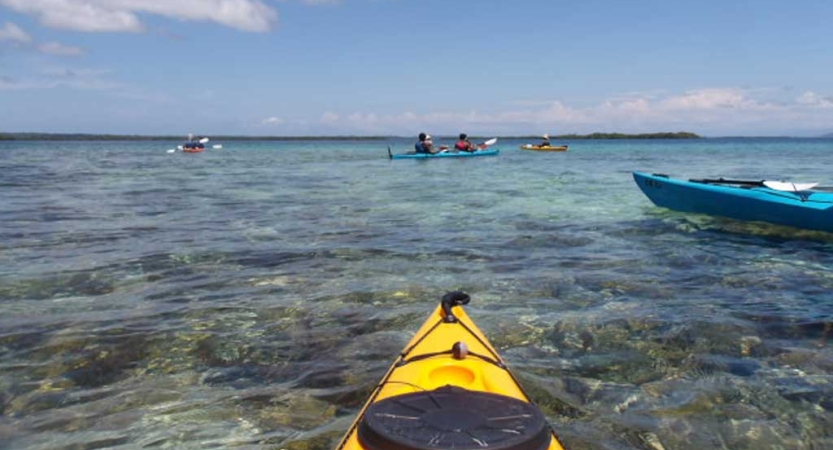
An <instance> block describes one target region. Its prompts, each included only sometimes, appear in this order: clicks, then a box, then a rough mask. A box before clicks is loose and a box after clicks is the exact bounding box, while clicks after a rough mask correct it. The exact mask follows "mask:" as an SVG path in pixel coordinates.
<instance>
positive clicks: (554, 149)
mask: <svg viewBox="0 0 833 450" xmlns="http://www.w3.org/2000/svg"><path fill="white" fill-rule="evenodd" d="M567 147H568V146H567V145H558V146H546V147H539V146H537V145H528V144H527V145H522V146H521V150H535V151H538V152H566V151H567Z"/></svg>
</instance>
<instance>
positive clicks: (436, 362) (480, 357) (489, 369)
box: [336, 293, 563, 450]
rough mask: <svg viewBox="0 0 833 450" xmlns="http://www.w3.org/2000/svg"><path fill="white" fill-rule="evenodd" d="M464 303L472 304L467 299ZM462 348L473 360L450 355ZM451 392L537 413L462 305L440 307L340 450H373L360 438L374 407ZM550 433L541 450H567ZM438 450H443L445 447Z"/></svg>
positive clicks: (395, 365)
mask: <svg viewBox="0 0 833 450" xmlns="http://www.w3.org/2000/svg"><path fill="white" fill-rule="evenodd" d="M453 294H457V293H453ZM448 295H452V294H448ZM448 295H447V296H446V297H448ZM463 295H465V294H463ZM444 299H445V298H444ZM465 303H468V296H467V295H466V301H465ZM444 307H445V308H447V309H448V311H450V313H451V315H453V317H454V318H455V319H456V320H455V321H454V322H448V321H447V319H446V316H447V313H446V311H445V310H444ZM459 342H463V343H464V344H465V347H467V350H468V356H465V357H463V358H462V359H459V358H457V357H455V354H454V352H452V351H451V348H452V346H453V345H454V344H455V343H459ZM456 356H459V354H457V355H456ZM448 386H454V387H459V388H463V389H465V390H467V391H470V392H478V393H491V394H499V395H502V396H506V397H510V398H512V399H516V400H519V401H521V402H524V403H526V404H528V405H530V406H531V407H533V408H535V409H536V410H538V409H537V407H536V406H534V405H533V404H532V402H531V400H530V399H529V397H527V395H526V394H525V393H524V391H523V389H522V388H521V386H520V384H519V383H518V381H517V380H516V379H515V377H514V376H513V375H512V374H511V372H510V371H509V369H508V368H506V366H505V364H504V362H503V360H502V359H501V357H500V356H499V355H498V353H497V351H496V350H495V349H494V347H493V346H492V344H491V343H490V342H489V340H488V339H487V338H486V336H485V335H484V334H483V333H482V332H481V331H480V329H479V328H478V327H477V326H476V325H475V324H474V322H473V321H472V320H471V318H470V317H469V316H468V315H467V314H466V312H465V311H464V310H463V308H462V307H461V306H459V305H457V306H448V305H442V304H441V305H440V306H439V307H437V309H436V310H435V311H434V312H433V313H431V315H430V316H429V317H428V319H427V320H426V321H425V323H424V324H423V325H422V327H421V328H420V329H419V331H417V333H416V334H415V335H414V337H413V338H412V339H411V341H410V342H409V343H408V345H407V346H406V347H405V349H404V350H403V351H402V352H401V353H400V356H399V357H398V358H397V359H396V361H395V362H394V363H393V365H392V366H391V367H390V369H388V372H387V374H385V376H384V378H382V381H381V382H380V383H379V385H378V386H377V387H376V389H375V390H374V391H373V393H372V394H371V395H370V398H369V400H368V401H367V403H366V404H365V405H364V407H363V408H362V410H361V412H360V413H359V415H358V417H357V418H356V420H355V421H354V422H353V425H352V426H351V427H350V429H349V430H348V432H347V433H346V435H345V436H344V438H343V439H342V441H341V443H340V444H339V445H338V447H336V448H337V449H338V450H372V448H370V447H369V446H365V445H363V442H362V440H361V438H360V436H359V434H360V433H359V428H360V424H361V423H362V421H363V419H364V416H365V413H366V412H367V410H368V408H369V407H371V406H372V405H374V404H376V403H378V402H381V401H383V400H385V399H390V398H393V397H402V396H406V397H407V396H408V395H411V394H414V393H418V392H426V391H432V392H434V391H435V390H437V389H441V388H442V389H448ZM438 392H439V391H438ZM542 415H543V414H542ZM546 427H547V430H548V431H547V434H549V435H550V436H551V439H550V440H549V445H548V446H546V447H542V449H545V450H563V447H562V446H561V444H560V443H559V442H558V439H557V437H556V436H555V434H554V433H553V432H552V430H551V429H550V428H549V425H546ZM432 448H433V447H432ZM435 448H436V450H442V448H443V447H442V446H438V447H435Z"/></svg>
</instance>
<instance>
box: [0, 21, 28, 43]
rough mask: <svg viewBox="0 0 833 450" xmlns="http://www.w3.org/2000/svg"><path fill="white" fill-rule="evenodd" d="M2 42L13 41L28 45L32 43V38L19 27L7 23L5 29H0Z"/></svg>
mask: <svg viewBox="0 0 833 450" xmlns="http://www.w3.org/2000/svg"><path fill="white" fill-rule="evenodd" d="M0 41H11V42H16V43H19V44H28V43H30V42H32V37H31V36H29V35H28V34H27V33H26V32H25V31H23V30H22V29H21V28H20V27H19V26H17V25H15V24H13V23H11V22H6V24H5V25H3V28H0Z"/></svg>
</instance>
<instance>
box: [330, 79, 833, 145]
mask: <svg viewBox="0 0 833 450" xmlns="http://www.w3.org/2000/svg"><path fill="white" fill-rule="evenodd" d="M777 92H783V90H780V91H779V90H775V89H760V88H759V89H741V88H706V89H695V90H689V91H685V92H682V93H668V92H664V91H659V90H657V91H649V92H646V93H644V94H640V93H627V94H622V95H617V96H614V97H612V98H610V99H607V100H603V101H601V102H598V103H596V104H595V105H591V106H586V107H577V106H571V105H568V104H566V103H564V102H561V101H550V102H548V103H546V104H541V103H537V102H524V101H517V102H512V103H511V104H510V105H511V106H510V107H509V108H506V109H503V110H501V109H500V108H492V109H491V111H490V112H482V111H448V110H445V111H431V112H424V113H414V112H403V113H394V114H379V113H372V112H352V113H349V114H342V113H339V112H335V111H329V112H326V113H325V114H324V115H322V116H321V117H320V120H319V123H320V124H321V125H323V126H326V127H329V128H330V129H332V130H334V131H336V132H344V131H354V132H357V133H369V134H388V133H403V134H412V133H411V132H413V130H429V131H430V132H432V133H437V134H440V133H442V134H453V133H456V132H459V131H460V130H466V131H467V132H468V133H478V134H491V133H504V134H515V133H530V132H535V131H538V130H547V131H557V132H564V133H570V132H577V133H586V132H593V131H622V132H656V131H679V130H686V131H694V132H697V133H702V134H707V135H709V134H711V135H715V134H720V133H728V134H732V133H762V134H774V133H779V132H783V131H780V130H789V129H801V128H802V127H803V126H804V125H805V124H813V125H816V124H823V123H824V121H825V120H826V121H827V122H828V123H829V122H830V121H831V120H833V115H830V114H828V115H827V116H823V115H820V114H817V113H816V112H817V111H818V110H819V108H826V110H833V97H831V96H827V97H825V96H822V95H818V94H815V93H813V92H807V93H805V94H804V95H802V96H801V97H800V98H799V99H779V100H778V101H773V100H772V99H771V96H772V95H774V93H777ZM784 95H786V94H784ZM521 105H522V106H521ZM814 111H815V112H814Z"/></svg>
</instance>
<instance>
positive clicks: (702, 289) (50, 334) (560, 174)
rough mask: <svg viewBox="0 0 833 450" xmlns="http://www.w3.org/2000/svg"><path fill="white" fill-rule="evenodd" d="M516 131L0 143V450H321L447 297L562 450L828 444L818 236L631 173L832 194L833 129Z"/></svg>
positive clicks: (823, 250) (823, 278) (822, 255)
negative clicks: (607, 137)
mask: <svg viewBox="0 0 833 450" xmlns="http://www.w3.org/2000/svg"><path fill="white" fill-rule="evenodd" d="M522 143H523V142H520V141H500V142H498V145H497V147H499V148H501V150H502V153H501V155H500V156H498V157H486V158H468V159H461V160H453V159H444V160H430V161H408V160H404V161H390V160H388V158H387V150H386V146H387V145H388V144H390V145H392V148H393V150H394V151H395V152H397V151H398V152H404V151H406V150H408V149H409V148H410V146H411V143H410V141H406V140H394V141H391V142H384V141H345V142H332V141H328V142H291V141H280V142H223V143H222V144H223V145H224V147H225V148H224V149H223V150H216V151H215V150H212V149H208V150H206V152H205V153H202V154H193V155H190V154H182V153H174V154H168V153H166V151H165V150H167V149H169V148H173V147H174V146H175V145H176V144H177V143H176V142H170V143H159V142H136V143H121V142H118V143H104V142H6V143H0V191H1V192H2V198H0V408H2V409H0V412H2V416H1V417H0V436H6V438H5V441H4V443H5V445H9V446H10V448H15V449H98V448H115V449H133V448H154V449H157V448H158V449H174V448H175V449H192V448H193V449H198V448H199V449H202V448H235V449H315V450H317V449H329V448H332V447H333V446H334V444H335V443H336V442H337V440H338V438H339V437H340V436H341V435H342V434H343V433H344V431H345V430H346V429H347V427H348V426H349V424H350V422H351V421H352V419H353V418H354V416H355V414H356V413H357V411H358V409H359V408H360V407H361V405H362V403H363V401H364V399H365V398H366V396H367V395H368V393H369V392H370V390H371V389H372V388H373V386H374V385H375V383H376V382H377V381H378V380H379V379H380V378H381V376H382V375H383V374H384V371H385V369H386V368H387V366H388V365H389V364H390V362H391V361H392V360H393V359H394V358H395V356H396V355H397V354H398V352H399V351H400V350H401V348H402V347H403V346H404V345H405V343H406V342H407V340H408V339H409V338H410V336H411V334H412V333H413V332H414V331H416V328H417V326H418V325H419V324H420V323H421V322H422V320H424V318H425V317H426V316H427V314H428V313H429V312H430V311H431V309H432V308H433V307H434V306H435V305H436V303H437V302H438V300H439V298H440V297H441V296H442V294H443V293H445V292H446V291H449V290H454V289H463V290H466V291H467V292H469V293H470V294H471V295H472V297H473V301H472V304H471V306H470V307H469V308H468V311H469V314H470V315H471V316H472V317H473V318H474V319H475V320H476V321H477V323H478V324H479V325H480V327H481V328H482V329H483V331H484V332H485V333H486V334H487V335H488V336H489V337H490V338H491V339H492V341H493V343H494V344H495V345H496V346H497V347H498V349H499V350H500V351H501V353H502V354H503V356H504V357H505V358H506V359H507V361H508V363H509V364H510V367H512V368H513V369H514V371H515V372H516V375H518V377H519V378H520V379H521V380H522V382H523V383H524V387H525V388H527V390H528V391H529V392H530V393H531V395H533V397H534V398H535V400H536V401H537V402H538V403H539V404H540V405H541V406H542V407H543V409H544V411H545V412H546V414H547V416H548V417H549V419H550V422H551V424H552V425H553V427H554V428H555V430H556V432H557V433H558V434H559V436H560V437H561V439H562V441H563V443H564V444H565V447H567V448H569V449H631V448H633V449H669V450H670V449H702V448H729V449H759V448H780V449H821V448H831V447H833V413H832V412H831V411H833V383H832V382H833V351H831V343H830V342H828V340H827V339H828V338H831V337H833V336H831V335H833V332H831V330H830V324H831V322H833V294H831V288H833V270H832V269H833V237H831V235H829V234H825V233H815V232H807V231H800V230H794V229H790V228H784V227H777V226H772V225H765V224H748V223H739V222H734V221H731V220H727V219H720V218H712V217H706V216H698V215H688V214H681V213H675V212H671V211H668V210H663V209H660V208H656V207H654V206H653V205H652V204H651V203H650V202H649V201H648V200H647V198H645V197H644V196H643V195H642V193H641V192H640V191H639V189H638V188H637V187H636V185H635V184H634V182H633V180H632V178H631V175H630V172H631V171H634V170H640V171H646V172H662V173H666V174H669V175H671V176H675V177H681V178H694V177H718V176H724V177H733V178H749V179H783V178H788V179H791V180H794V181H801V182H820V183H821V184H822V185H833V175H831V173H830V167H832V166H833V140H812V139H707V140H696V141H575V142H570V144H571V145H570V151H568V152H566V153H537V152H524V151H520V150H516V149H517V147H518V145H520V144H522ZM212 144H213V142H212ZM554 144H556V142H554Z"/></svg>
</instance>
